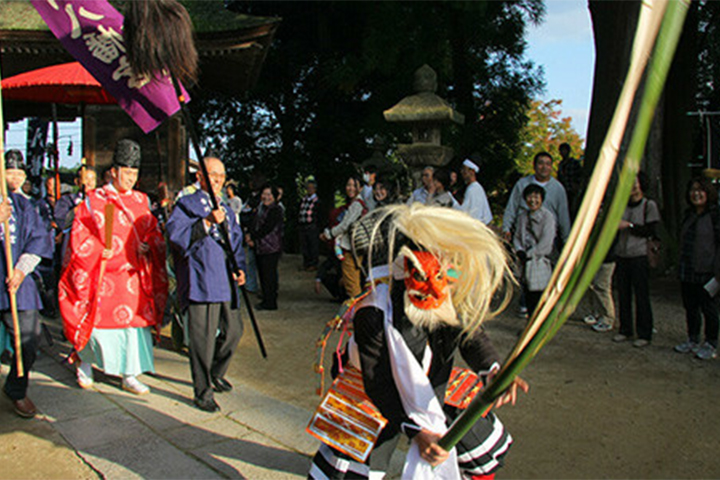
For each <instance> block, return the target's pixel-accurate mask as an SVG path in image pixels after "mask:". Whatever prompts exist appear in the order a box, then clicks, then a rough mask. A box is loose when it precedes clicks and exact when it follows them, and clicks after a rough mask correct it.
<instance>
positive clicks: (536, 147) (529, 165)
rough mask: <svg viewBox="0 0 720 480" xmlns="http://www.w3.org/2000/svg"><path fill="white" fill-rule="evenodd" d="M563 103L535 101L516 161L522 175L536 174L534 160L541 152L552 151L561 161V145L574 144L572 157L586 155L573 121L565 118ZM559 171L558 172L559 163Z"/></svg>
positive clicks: (523, 131)
mask: <svg viewBox="0 0 720 480" xmlns="http://www.w3.org/2000/svg"><path fill="white" fill-rule="evenodd" d="M560 107H562V100H550V101H547V102H542V101H540V100H533V101H532V102H531V105H530V111H528V114H527V116H528V122H527V124H526V125H525V128H524V129H523V130H522V132H521V134H520V141H521V148H520V154H519V155H518V156H517V159H516V169H517V171H518V172H519V173H520V174H522V175H529V174H531V173H533V157H535V154H536V153H538V152H541V151H546V152H549V153H550V154H551V155H553V157H555V158H560V157H559V154H558V147H559V146H560V144H561V143H568V144H570V151H571V155H572V156H573V157H575V158H581V157H582V156H583V148H582V146H583V139H582V137H581V136H580V135H579V134H578V133H577V132H576V131H575V129H573V127H572V118H571V117H563V116H562V111H561V110H560ZM558 163H559V162H556V163H555V168H556V169H557V164H558Z"/></svg>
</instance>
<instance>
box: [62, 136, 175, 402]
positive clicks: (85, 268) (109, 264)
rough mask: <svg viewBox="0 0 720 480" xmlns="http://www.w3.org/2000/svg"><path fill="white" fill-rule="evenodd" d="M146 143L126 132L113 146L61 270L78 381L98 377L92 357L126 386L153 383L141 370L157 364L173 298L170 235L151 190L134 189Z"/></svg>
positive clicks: (139, 389) (78, 214) (139, 388)
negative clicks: (159, 332) (105, 174)
mask: <svg viewBox="0 0 720 480" xmlns="http://www.w3.org/2000/svg"><path fill="white" fill-rule="evenodd" d="M139 166H140V146H139V145H138V144H137V143H136V142H134V141H132V140H127V139H125V140H120V141H119V142H118V145H117V147H116V149H115V152H114V154H113V167H112V170H111V172H112V173H111V175H112V182H111V183H109V184H107V185H105V186H103V187H102V188H98V189H96V190H93V191H92V192H89V193H88V194H87V199H86V200H85V201H83V202H82V203H81V204H80V205H78V207H77V208H76V211H75V220H74V221H73V226H72V232H71V235H70V241H69V245H68V246H69V248H68V249H67V250H66V254H65V259H64V268H63V272H62V275H61V278H60V285H59V302H60V311H61V313H62V317H63V325H64V328H65V336H66V337H67V338H68V340H70V341H71V342H72V344H73V346H74V347H75V350H76V352H77V353H78V357H79V359H80V363H79V364H78V369H77V379H78V384H79V385H80V387H82V388H90V387H91V386H92V384H93V376H92V365H93V363H94V364H96V365H97V367H98V368H100V369H101V370H104V371H105V373H106V374H109V375H117V376H122V386H123V389H125V390H127V391H130V392H132V393H135V394H138V395H141V394H144V393H147V392H148V391H149V388H148V387H147V386H146V385H144V384H142V383H141V382H140V381H139V380H138V379H137V375H139V374H141V373H144V372H153V371H154V364H153V353H152V333H151V330H152V328H153V327H156V328H159V326H160V323H161V322H162V318H163V312H164V310H165V302H166V299H167V272H166V270H165V242H164V239H163V236H162V234H161V232H160V230H159V228H158V224H157V220H156V219H155V217H154V216H153V215H152V214H151V213H150V208H149V202H148V198H147V196H146V195H145V194H144V193H141V192H138V191H136V190H133V187H134V186H135V183H136V182H137V178H138V169H139ZM108 204H110V205H113V206H114V213H112V219H113V226H112V233H111V235H112V243H111V245H112V246H111V248H109V249H106V248H105V245H106V233H107V232H106V228H105V225H106V222H108V221H109V219H108V218H106V217H105V215H106V205H108Z"/></svg>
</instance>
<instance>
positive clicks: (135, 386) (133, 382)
mask: <svg viewBox="0 0 720 480" xmlns="http://www.w3.org/2000/svg"><path fill="white" fill-rule="evenodd" d="M122 388H123V390H125V391H126V392H130V393H134V394H135V395H145V394H146V393H149V392H150V387H148V386H147V385H145V384H144V383H142V382H141V381H140V380H138V379H137V377H136V376H134V375H133V376H131V375H127V376H124V377H123V380H122Z"/></svg>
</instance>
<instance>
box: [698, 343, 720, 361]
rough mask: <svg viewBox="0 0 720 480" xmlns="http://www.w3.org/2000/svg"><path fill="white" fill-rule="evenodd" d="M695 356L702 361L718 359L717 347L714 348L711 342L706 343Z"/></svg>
mask: <svg viewBox="0 0 720 480" xmlns="http://www.w3.org/2000/svg"><path fill="white" fill-rule="evenodd" d="M695 356H696V357H697V358H699V359H700V360H711V359H713V358H715V357H717V353H716V349H715V347H713V346H712V345H711V344H710V342H705V343H703V344H702V347H700V349H699V350H698V351H697V353H696V354H695Z"/></svg>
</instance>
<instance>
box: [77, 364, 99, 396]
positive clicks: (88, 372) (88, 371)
mask: <svg viewBox="0 0 720 480" xmlns="http://www.w3.org/2000/svg"><path fill="white" fill-rule="evenodd" d="M75 375H76V377H77V383H78V385H79V386H80V388H82V389H83V390H88V389H90V388H92V386H93V384H94V383H95V381H94V379H93V369H92V364H90V363H87V362H80V363H78V366H77V370H76V371H75Z"/></svg>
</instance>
